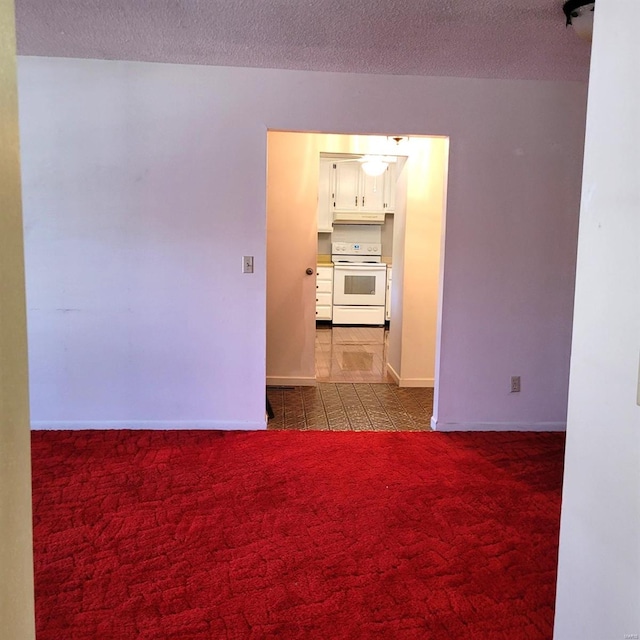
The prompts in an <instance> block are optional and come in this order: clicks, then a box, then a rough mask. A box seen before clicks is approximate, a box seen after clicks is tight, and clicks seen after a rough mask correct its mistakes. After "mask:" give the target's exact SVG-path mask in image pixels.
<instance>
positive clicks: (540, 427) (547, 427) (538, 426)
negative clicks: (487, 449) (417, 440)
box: [431, 417, 567, 432]
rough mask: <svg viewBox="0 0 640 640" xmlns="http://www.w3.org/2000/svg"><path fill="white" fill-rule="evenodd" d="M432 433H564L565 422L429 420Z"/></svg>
mask: <svg viewBox="0 0 640 640" xmlns="http://www.w3.org/2000/svg"><path fill="white" fill-rule="evenodd" d="M431 428H432V429H433V430H434V431H443V432H450V431H566V430H567V423H566V422H443V421H441V420H436V419H435V418H433V417H432V418H431Z"/></svg>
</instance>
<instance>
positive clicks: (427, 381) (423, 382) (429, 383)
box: [398, 378, 436, 389]
mask: <svg viewBox="0 0 640 640" xmlns="http://www.w3.org/2000/svg"><path fill="white" fill-rule="evenodd" d="M435 383H436V381H435V380H434V379H433V378H400V381H399V382H398V386H399V387H430V388H431V389H433V387H434V386H435Z"/></svg>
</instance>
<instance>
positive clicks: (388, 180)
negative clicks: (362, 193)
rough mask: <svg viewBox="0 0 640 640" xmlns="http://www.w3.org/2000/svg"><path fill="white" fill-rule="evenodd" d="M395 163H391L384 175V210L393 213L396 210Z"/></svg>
mask: <svg viewBox="0 0 640 640" xmlns="http://www.w3.org/2000/svg"><path fill="white" fill-rule="evenodd" d="M396 166H397V165H396V163H394V162H392V163H391V164H390V165H389V166H388V167H387V170H386V171H385V173H384V202H385V208H384V210H385V211H386V212H387V213H394V212H395V210H396V180H397V173H396Z"/></svg>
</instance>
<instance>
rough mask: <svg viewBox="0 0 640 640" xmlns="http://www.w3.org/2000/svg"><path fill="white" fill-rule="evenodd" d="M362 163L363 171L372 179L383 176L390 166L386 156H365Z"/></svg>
mask: <svg viewBox="0 0 640 640" xmlns="http://www.w3.org/2000/svg"><path fill="white" fill-rule="evenodd" d="M361 162H362V170H363V171H364V172H365V173H366V174H367V175H368V176H371V177H372V178H375V177H376V176H381V175H382V174H383V173H384V172H385V171H386V170H387V167H388V166H389V163H388V162H386V158H385V157H384V156H364V158H362V159H361Z"/></svg>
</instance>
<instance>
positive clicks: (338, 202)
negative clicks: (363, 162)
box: [333, 160, 362, 211]
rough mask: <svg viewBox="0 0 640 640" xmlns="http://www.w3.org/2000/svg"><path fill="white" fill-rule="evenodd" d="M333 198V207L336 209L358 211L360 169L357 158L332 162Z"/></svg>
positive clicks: (359, 207) (359, 208)
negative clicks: (333, 177) (333, 178)
mask: <svg viewBox="0 0 640 640" xmlns="http://www.w3.org/2000/svg"><path fill="white" fill-rule="evenodd" d="M333 168H334V169H333V171H334V176H335V183H334V186H335V200H334V209H335V210H338V211H356V210H357V211H360V210H361V209H362V207H361V206H359V198H358V196H359V192H360V189H359V187H360V174H361V173H362V169H361V168H360V163H359V162H358V161H357V160H354V161H353V162H351V161H349V162H334V164H333Z"/></svg>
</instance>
